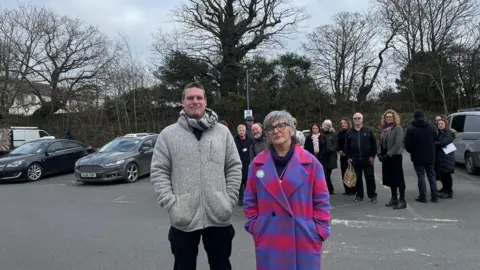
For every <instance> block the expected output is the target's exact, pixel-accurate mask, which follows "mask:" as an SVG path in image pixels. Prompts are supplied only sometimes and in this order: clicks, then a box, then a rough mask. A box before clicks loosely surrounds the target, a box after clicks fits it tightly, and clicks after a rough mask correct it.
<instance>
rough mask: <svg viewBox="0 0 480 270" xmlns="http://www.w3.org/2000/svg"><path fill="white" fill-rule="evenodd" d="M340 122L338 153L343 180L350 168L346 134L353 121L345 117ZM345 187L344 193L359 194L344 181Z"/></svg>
mask: <svg viewBox="0 0 480 270" xmlns="http://www.w3.org/2000/svg"><path fill="white" fill-rule="evenodd" d="M340 124H341V129H340V132H339V133H338V136H337V151H338V154H339V155H340V171H341V172H342V181H343V177H344V176H345V172H346V171H347V168H348V160H347V156H346V155H345V136H346V135H347V131H348V130H349V129H350V128H351V127H352V123H351V122H350V119H348V118H346V117H345V118H342V121H341V122H340ZM343 188H344V189H345V192H344V193H343V195H356V194H357V191H356V188H355V187H351V188H349V187H347V185H345V183H344V184H343Z"/></svg>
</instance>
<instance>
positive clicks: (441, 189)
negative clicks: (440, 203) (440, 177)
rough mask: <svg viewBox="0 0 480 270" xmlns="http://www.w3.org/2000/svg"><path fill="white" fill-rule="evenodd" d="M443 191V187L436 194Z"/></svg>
mask: <svg viewBox="0 0 480 270" xmlns="http://www.w3.org/2000/svg"><path fill="white" fill-rule="evenodd" d="M444 192H445V190H443V187H442V188H441V189H439V190H438V191H437V193H444Z"/></svg>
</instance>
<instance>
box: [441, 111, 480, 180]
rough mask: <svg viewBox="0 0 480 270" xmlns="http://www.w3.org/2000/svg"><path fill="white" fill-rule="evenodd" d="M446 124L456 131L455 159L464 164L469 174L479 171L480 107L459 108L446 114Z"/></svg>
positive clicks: (454, 142)
mask: <svg viewBox="0 0 480 270" xmlns="http://www.w3.org/2000/svg"><path fill="white" fill-rule="evenodd" d="M447 120H448V125H449V127H450V128H451V129H454V130H455V131H457V132H458V135H457V136H456V137H455V140H454V141H453V144H454V145H455V147H456V148H457V150H456V151H455V161H456V162H457V163H460V164H465V168H466V170H467V172H468V173H469V174H477V173H479V172H480V108H472V109H465V110H459V111H458V112H457V113H452V114H451V115H449V116H448V118H447Z"/></svg>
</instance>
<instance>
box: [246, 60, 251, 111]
mask: <svg viewBox="0 0 480 270" xmlns="http://www.w3.org/2000/svg"><path fill="white" fill-rule="evenodd" d="M246 73H247V74H246V79H247V89H246V90H247V110H250V89H249V88H250V86H249V84H248V68H247V70H246Z"/></svg>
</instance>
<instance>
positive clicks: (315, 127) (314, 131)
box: [312, 125, 320, 134]
mask: <svg viewBox="0 0 480 270" xmlns="http://www.w3.org/2000/svg"><path fill="white" fill-rule="evenodd" d="M319 132H320V129H319V128H318V126H317V125H314V126H313V127H312V133H313V134H318V133H319Z"/></svg>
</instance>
